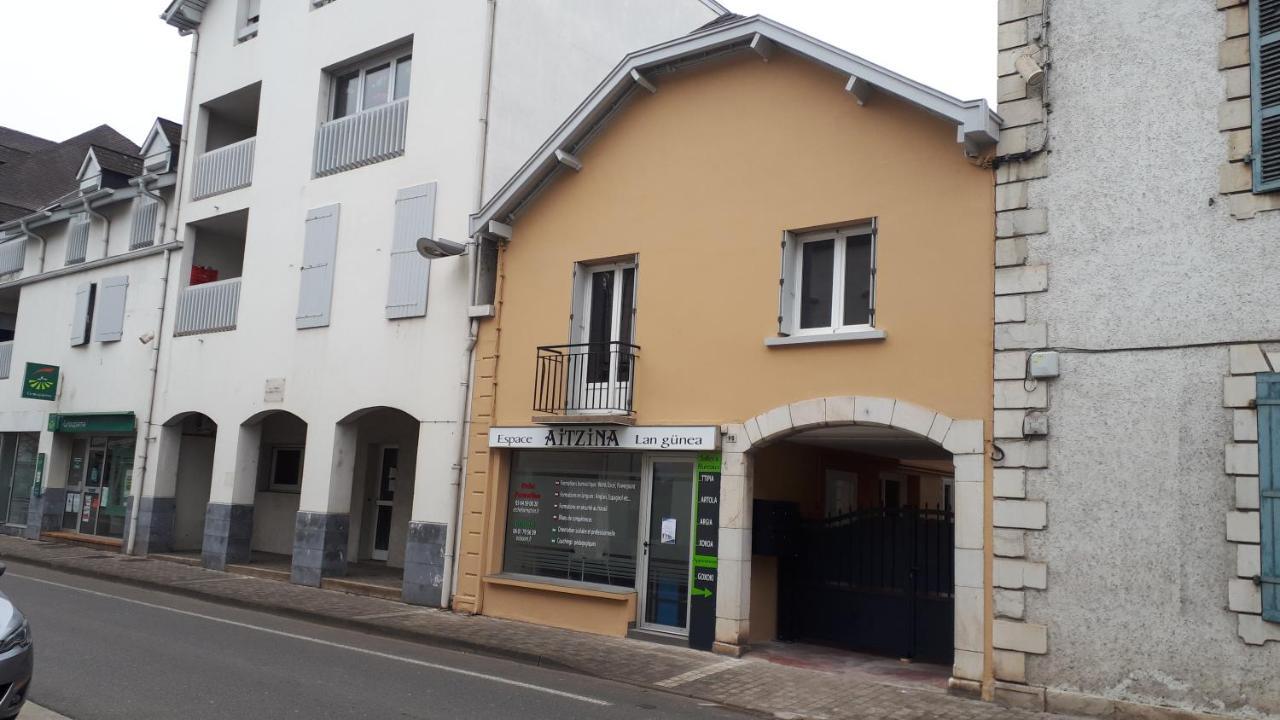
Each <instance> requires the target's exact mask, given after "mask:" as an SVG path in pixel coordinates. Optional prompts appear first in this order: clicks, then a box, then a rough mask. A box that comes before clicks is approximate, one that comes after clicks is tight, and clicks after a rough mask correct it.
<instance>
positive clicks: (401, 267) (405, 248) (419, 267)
mask: <svg viewBox="0 0 1280 720" xmlns="http://www.w3.org/2000/svg"><path fill="white" fill-rule="evenodd" d="M435 216H436V184H435V183H427V184H425V185H417V186H415V187H411V188H405V189H404V190H401V191H400V192H398V193H396V225H395V234H394V236H393V237H392V241H391V275H390V277H389V279H388V281H387V317H388V318H390V319H393V320H394V319H396V318H408V317H422V316H423V315H426V314H427V284H428V282H429V281H430V279H431V261H430V260H428V259H426V258H424V257H422V256H421V255H419V254H418V248H417V242H418V238H422V237H428V238H434V237H435Z"/></svg>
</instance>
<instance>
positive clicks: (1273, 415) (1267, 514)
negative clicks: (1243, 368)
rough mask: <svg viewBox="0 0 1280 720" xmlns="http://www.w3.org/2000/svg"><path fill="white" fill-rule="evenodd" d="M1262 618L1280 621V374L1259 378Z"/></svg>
mask: <svg viewBox="0 0 1280 720" xmlns="http://www.w3.org/2000/svg"><path fill="white" fill-rule="evenodd" d="M1258 483H1259V487H1258V489H1259V491H1260V492H1259V497H1260V498H1261V501H1262V505H1261V507H1262V513H1261V514H1262V518H1261V521H1262V618H1263V619H1264V620H1269V621H1271V622H1280V373H1262V374H1260V375H1258Z"/></svg>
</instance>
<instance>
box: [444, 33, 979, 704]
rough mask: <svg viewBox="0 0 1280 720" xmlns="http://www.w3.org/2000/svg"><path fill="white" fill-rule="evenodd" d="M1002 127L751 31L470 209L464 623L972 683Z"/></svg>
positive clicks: (634, 60) (695, 50)
mask: <svg viewBox="0 0 1280 720" xmlns="http://www.w3.org/2000/svg"><path fill="white" fill-rule="evenodd" d="M997 132H998V118H996V117H995V116H993V115H992V114H991V113H990V112H989V111H988V110H987V108H986V105H985V103H983V102H981V101H977V102H968V103H965V102H960V101H957V100H954V99H952V98H950V97H947V96H945V95H943V94H941V93H938V92H936V91H934V90H931V89H929V88H926V87H924V86H921V85H919V84H916V83H913V82H911V81H909V80H906V79H905V78H902V77H900V76H897V75H895V74H893V73H891V72H890V71H887V70H885V69H883V68H879V67H877V66H875V65H872V64H870V63H867V62H865V61H862V60H861V59H859V58H857V57H855V56H852V55H849V54H847V53H844V52H842V51H840V50H837V49H835V48H832V47H830V46H827V45H824V44H822V43H819V42H817V41H815V40H813V39H811V38H808V37H806V36H804V35H801V34H799V33H797V32H795V31H793V30H791V29H789V28H786V27H784V26H781V25H778V24H776V23H773V22H771V21H768V20H766V19H762V18H746V19H737V20H732V21H729V22H723V23H720V24H718V25H715V26H712V27H709V28H706V29H704V30H701V31H699V32H697V33H694V34H691V35H690V36H687V37H685V38H679V39H676V40H674V41H672V42H670V43H667V44H665V45H662V46H658V47H655V48H651V49H649V50H645V51H641V52H637V53H633V54H632V55H630V56H628V57H627V58H626V59H625V60H624V61H623V62H622V64H620V65H619V66H618V68H617V69H616V70H615V71H614V73H613V74H612V75H611V76H610V77H609V78H608V79H606V81H605V82H604V83H603V84H602V85H601V86H600V88H599V89H597V91H596V92H595V93H594V94H593V95H592V96H591V97H590V98H588V100H587V101H586V102H585V103H584V104H583V106H582V107H581V108H580V109H579V110H578V112H577V113H575V115H574V116H572V117H571V118H569V119H568V120H567V121H566V122H565V124H564V125H563V126H562V127H561V128H560V129H559V130H558V131H557V133H556V135H554V136H553V137H552V138H551V139H550V140H549V141H548V142H547V144H546V145H545V146H544V147H543V148H542V150H540V151H539V153H538V154H537V155H535V156H534V157H533V158H532V159H531V160H530V161H529V163H528V164H526V166H525V167H524V168H523V169H522V170H521V171H520V173H519V174H517V176H515V177H514V178H513V179H512V180H511V181H510V182H509V183H508V184H507V185H506V186H505V187H504V188H502V189H501V190H500V191H499V192H498V193H497V194H496V195H495V196H494V197H493V199H492V200H491V201H490V202H489V203H488V205H486V206H485V208H484V209H483V210H482V211H481V212H480V213H479V214H477V215H476V216H474V217H473V227H472V229H473V231H474V232H475V234H476V237H477V238H478V240H479V241H480V243H481V247H482V248H483V249H484V251H483V252H482V255H483V256H484V258H485V260H484V262H482V263H481V264H482V266H484V267H487V268H488V272H489V274H488V277H490V278H491V279H492V280H493V282H492V283H481V285H482V287H483V289H482V291H481V293H482V295H485V297H482V298H481V299H480V300H478V301H477V304H478V306H489V307H482V309H480V310H479V311H478V312H477V313H476V314H478V315H487V317H485V318H484V319H482V321H481V322H480V331H479V341H478V348H477V365H476V369H475V378H476V379H475V383H474V390H473V392H474V398H473V414H472V423H473V425H472V432H471V434H470V439H469V442H470V445H469V447H470V452H469V454H468V467H467V475H466V487H465V492H464V495H465V503H464V511H463V512H464V517H463V524H462V537H461V540H460V565H459V573H458V580H457V583H458V585H457V592H456V595H455V600H454V603H455V607H456V608H457V609H459V610H462V611H467V612H478V613H484V614H489V615H494V616H500V617H507V618H513V619H519V620H526V621H531V622H538V623H544V624H550V625H557V626H562V627H568V628H574V629H579V630H585V631H590V632H597V633H607V634H613V635H623V634H627V633H639V634H654V635H665V636H667V637H677V638H682V637H685V636H687V637H688V638H689V642H690V644H691V645H693V646H695V647H714V649H716V650H718V651H721V652H727V653H733V654H736V653H739V652H741V651H742V650H743V649H745V648H747V647H749V646H750V645H751V644H754V643H763V642H771V641H773V640H775V639H787V640H800V641H813V642H821V643H825V644H835V645H841V646H846V647H851V648H855V649H865V650H871V651H874V652H890V653H899V654H904V653H905V654H908V655H911V656H913V657H918V658H920V659H923V660H931V661H937V662H946V663H948V664H953V666H954V670H953V676H954V677H955V678H956V679H957V680H959V681H966V682H968V681H981V680H982V679H983V677H984V675H987V674H989V673H988V672H987V670H986V668H988V667H989V665H990V663H989V662H988V661H987V659H988V657H989V656H990V649H989V642H988V639H987V636H988V634H989V633H988V630H987V625H988V624H989V623H987V622H985V621H984V620H985V618H988V617H990V614H989V612H988V610H987V608H988V606H989V603H990V598H989V590H988V588H989V587H990V583H989V582H987V577H988V575H989V570H988V568H989V565H990V561H989V558H988V557H987V553H986V552H985V548H988V547H990V542H989V537H988V536H989V530H988V529H987V526H988V524H989V523H987V522H986V517H987V515H988V513H987V512H986V511H985V509H986V507H988V503H989V502H990V500H989V491H988V489H987V488H988V486H989V482H988V478H989V477H990V474H991V470H990V462H989V460H988V459H987V452H986V448H987V443H988V441H989V435H990V426H991V412H992V410H991V408H992V402H991V380H990V378H991V367H992V359H993V351H992V332H991V327H992V297H993V269H992V268H993V267H994V258H993V254H994V250H993V243H992V238H993V234H994V233H993V217H994V206H993V205H994V201H993V178H992V172H991V170H990V168H989V167H984V163H983V160H982V158H983V156H984V155H985V154H986V152H987V151H988V150H989V149H990V146H991V145H992V143H993V142H994V137H995V135H996V134H997ZM903 558H906V560H903ZM904 563H905V564H904ZM908 565H910V566H911V567H910V568H908V567H907V566H908ZM908 575H910V577H908ZM884 597H890V599H889V600H885V599H884ZM894 598H897V599H894ZM908 603H910V604H909V605H908Z"/></svg>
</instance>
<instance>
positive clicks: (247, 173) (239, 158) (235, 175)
mask: <svg viewBox="0 0 1280 720" xmlns="http://www.w3.org/2000/svg"><path fill="white" fill-rule="evenodd" d="M256 141H257V138H248V139H246V140H241V141H240V142H237V143H232V144H230V145H225V146H223V147H220V148H218V149H217V150H210V151H209V152H207V153H205V154H203V155H201V156H200V157H198V158H196V166H195V172H194V173H192V177H191V199H192V200H200V199H202V198H207V197H212V196H214V195H218V194H220V193H224V192H231V191H232V190H239V189H240V188H242V187H248V186H249V185H250V184H252V183H253V152H254V145H255V142H256Z"/></svg>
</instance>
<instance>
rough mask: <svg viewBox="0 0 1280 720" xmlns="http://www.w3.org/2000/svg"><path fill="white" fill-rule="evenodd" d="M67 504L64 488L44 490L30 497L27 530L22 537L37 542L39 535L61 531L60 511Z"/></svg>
mask: <svg viewBox="0 0 1280 720" xmlns="http://www.w3.org/2000/svg"><path fill="white" fill-rule="evenodd" d="M66 504H67V489H66V488H45V489H44V492H43V493H42V494H41V495H33V496H32V497H31V505H29V506H28V507H27V528H26V530H25V531H24V532H23V534H22V536H23V537H25V538H27V539H28V540H39V539H40V533H42V532H46V531H48V530H60V529H62V511H63V509H65V507H66Z"/></svg>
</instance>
